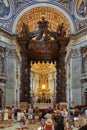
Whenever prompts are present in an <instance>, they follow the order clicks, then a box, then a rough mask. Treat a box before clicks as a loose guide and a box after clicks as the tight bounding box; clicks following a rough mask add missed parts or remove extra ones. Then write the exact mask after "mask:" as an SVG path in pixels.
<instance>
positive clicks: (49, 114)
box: [44, 110, 52, 120]
mask: <svg viewBox="0 0 87 130" xmlns="http://www.w3.org/2000/svg"><path fill="white" fill-rule="evenodd" d="M44 118H45V119H46V120H47V119H52V114H51V113H50V111H49V110H48V111H47V113H46V114H45V116H44Z"/></svg>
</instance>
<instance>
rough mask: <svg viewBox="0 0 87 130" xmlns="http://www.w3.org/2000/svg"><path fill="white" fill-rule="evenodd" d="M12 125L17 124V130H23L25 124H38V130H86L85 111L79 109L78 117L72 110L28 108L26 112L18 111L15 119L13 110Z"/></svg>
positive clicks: (86, 114) (86, 113)
mask: <svg viewBox="0 0 87 130" xmlns="http://www.w3.org/2000/svg"><path fill="white" fill-rule="evenodd" d="M11 120H12V123H15V122H18V124H19V128H18V130H24V128H25V126H26V124H27V123H28V124H34V123H35V124H37V123H39V124H40V127H39V128H38V130H87V109H86V110H85V111H84V112H83V111H82V110H81V109H80V110H79V111H78V115H75V113H74V110H70V109H69V110H67V109H66V108H63V109H62V110H60V109H55V110H54V109H52V108H51V107H49V109H43V110H42V109H39V108H38V107H36V108H33V107H29V108H28V109H27V110H26V111H24V110H23V109H21V108H20V109H19V110H18V111H17V115H16V117H15V109H14V106H12V109H11Z"/></svg>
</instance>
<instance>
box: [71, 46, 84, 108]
mask: <svg viewBox="0 0 87 130" xmlns="http://www.w3.org/2000/svg"><path fill="white" fill-rule="evenodd" d="M71 62H72V63H71V65H72V67H71V68H72V70H71V84H72V86H71V91H72V93H71V97H72V101H71V104H72V106H75V105H77V104H78V105H81V102H82V99H81V98H82V96H81V81H80V77H81V70H82V55H81V51H80V48H72V50H71Z"/></svg>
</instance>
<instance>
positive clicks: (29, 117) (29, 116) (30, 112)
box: [28, 107, 33, 123]
mask: <svg viewBox="0 0 87 130" xmlns="http://www.w3.org/2000/svg"><path fill="white" fill-rule="evenodd" d="M32 119H33V108H32V107H30V108H29V109H28V120H29V123H32Z"/></svg>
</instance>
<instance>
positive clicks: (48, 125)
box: [45, 119, 53, 130]
mask: <svg viewBox="0 0 87 130" xmlns="http://www.w3.org/2000/svg"><path fill="white" fill-rule="evenodd" d="M52 126H53V121H52V119H47V120H46V124H45V130H52Z"/></svg>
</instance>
